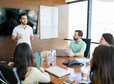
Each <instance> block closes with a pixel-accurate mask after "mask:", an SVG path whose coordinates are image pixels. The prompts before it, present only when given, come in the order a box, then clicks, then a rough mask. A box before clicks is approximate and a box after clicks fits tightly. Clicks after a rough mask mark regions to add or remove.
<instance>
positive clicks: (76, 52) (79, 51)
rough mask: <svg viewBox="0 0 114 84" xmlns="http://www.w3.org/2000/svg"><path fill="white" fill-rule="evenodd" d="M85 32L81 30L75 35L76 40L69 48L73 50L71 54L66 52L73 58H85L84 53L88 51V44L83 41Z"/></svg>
mask: <svg viewBox="0 0 114 84" xmlns="http://www.w3.org/2000/svg"><path fill="white" fill-rule="evenodd" d="M82 36H83V32H82V31H81V30H76V31H75V33H74V36H73V38H74V40H73V41H72V42H71V43H70V45H69V46H68V48H69V49H71V50H70V51H69V52H68V51H66V54H67V55H68V56H70V57H72V56H83V57H84V51H85V50H86V43H85V42H84V41H83V40H82Z"/></svg>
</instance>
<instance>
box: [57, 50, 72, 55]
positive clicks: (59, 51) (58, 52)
mask: <svg viewBox="0 0 114 84" xmlns="http://www.w3.org/2000/svg"><path fill="white" fill-rule="evenodd" d="M70 50H71V49H68V48H58V49H56V56H67V55H66V53H65V52H66V51H70Z"/></svg>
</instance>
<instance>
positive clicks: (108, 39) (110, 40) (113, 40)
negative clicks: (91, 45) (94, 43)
mask: <svg viewBox="0 0 114 84" xmlns="http://www.w3.org/2000/svg"><path fill="white" fill-rule="evenodd" d="M100 44H110V45H114V37H113V35H112V34H110V33H104V34H102V37H101V39H100Z"/></svg>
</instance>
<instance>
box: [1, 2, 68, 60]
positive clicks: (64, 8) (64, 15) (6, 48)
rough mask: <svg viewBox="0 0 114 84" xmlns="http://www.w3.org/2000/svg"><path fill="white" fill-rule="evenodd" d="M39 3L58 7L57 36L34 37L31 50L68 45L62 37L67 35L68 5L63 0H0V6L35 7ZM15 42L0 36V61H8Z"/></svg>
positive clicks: (37, 6)
mask: <svg viewBox="0 0 114 84" xmlns="http://www.w3.org/2000/svg"><path fill="white" fill-rule="evenodd" d="M40 5H46V6H56V7H58V9H59V13H58V15H59V18H58V27H59V28H58V35H59V37H58V38H55V39H44V40H42V39H36V40H34V41H32V48H33V51H34V52H36V51H39V52H41V51H42V50H52V49H56V48H65V47H66V46H67V45H68V42H67V41H64V40H63V39H64V38H65V37H68V5H67V3H65V1H64V0H0V7H10V8H23V9H36V10H39V8H40ZM15 47H16V43H14V42H13V41H12V40H11V37H0V61H1V60H5V61H6V62H9V61H10V57H11V56H13V53H14V50H15Z"/></svg>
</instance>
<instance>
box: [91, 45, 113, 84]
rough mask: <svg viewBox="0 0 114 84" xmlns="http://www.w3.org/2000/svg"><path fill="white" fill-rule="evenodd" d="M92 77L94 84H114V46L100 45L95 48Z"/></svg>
mask: <svg viewBox="0 0 114 84" xmlns="http://www.w3.org/2000/svg"><path fill="white" fill-rule="evenodd" d="M90 79H91V82H92V83H93V84H114V46H111V45H99V46H98V47H96V48H95V50H94V53H93V57H92V59H91V71H90Z"/></svg>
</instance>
